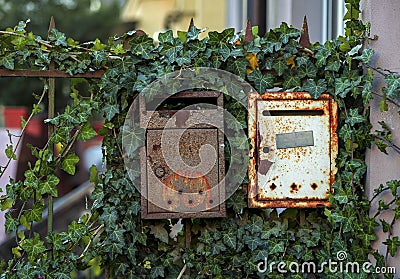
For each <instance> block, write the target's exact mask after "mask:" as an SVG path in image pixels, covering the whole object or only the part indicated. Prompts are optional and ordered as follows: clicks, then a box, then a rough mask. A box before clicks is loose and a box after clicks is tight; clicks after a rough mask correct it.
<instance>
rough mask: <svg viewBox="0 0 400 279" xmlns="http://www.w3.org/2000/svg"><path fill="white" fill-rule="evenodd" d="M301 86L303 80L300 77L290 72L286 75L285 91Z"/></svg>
mask: <svg viewBox="0 0 400 279" xmlns="http://www.w3.org/2000/svg"><path fill="white" fill-rule="evenodd" d="M300 86H301V80H300V77H299V76H298V75H296V74H294V73H293V72H292V71H289V72H288V73H287V74H285V75H284V81H283V88H284V89H291V88H297V87H300Z"/></svg>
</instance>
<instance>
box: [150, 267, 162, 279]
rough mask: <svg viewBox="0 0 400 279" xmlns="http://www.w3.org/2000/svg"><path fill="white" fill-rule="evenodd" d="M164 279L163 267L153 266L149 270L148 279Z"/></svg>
mask: <svg viewBox="0 0 400 279" xmlns="http://www.w3.org/2000/svg"><path fill="white" fill-rule="evenodd" d="M159 277H162V278H164V267H163V266H154V267H152V268H151V270H150V278H151V279H154V278H159Z"/></svg>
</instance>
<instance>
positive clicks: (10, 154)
mask: <svg viewBox="0 0 400 279" xmlns="http://www.w3.org/2000/svg"><path fill="white" fill-rule="evenodd" d="M5 153H6V157H7V158H8V159H13V160H17V155H16V154H15V153H14V147H13V146H12V145H11V144H7V147H6V150H5Z"/></svg>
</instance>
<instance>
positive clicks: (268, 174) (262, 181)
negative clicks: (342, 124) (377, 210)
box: [249, 93, 337, 207]
mask: <svg viewBox="0 0 400 279" xmlns="http://www.w3.org/2000/svg"><path fill="white" fill-rule="evenodd" d="M278 94H279V95H278ZM249 102H252V103H251V104H250V106H249V108H250V110H249V113H250V114H251V116H250V117H249V120H250V122H252V123H249V127H252V128H249V130H250V137H251V140H252V143H253V150H252V153H251V156H252V158H251V163H250V167H249V176H250V191H249V203H250V206H251V207H317V206H324V205H328V195H329V193H330V191H331V184H332V182H333V178H334V172H335V166H334V158H335V157H336V152H337V151H336V150H337V147H335V146H333V145H335V142H336V143H337V138H336V134H335V133H334V130H333V129H336V128H335V127H336V124H333V125H332V121H333V118H335V116H333V115H332V113H333V111H336V109H335V108H336V105H335V104H334V102H333V100H332V99H331V98H329V97H328V96H326V95H324V96H322V98H321V99H319V100H313V99H311V98H310V97H309V95H308V94H306V93H267V94H264V95H258V94H254V95H252V96H250V99H249ZM251 124H253V125H251ZM254 124H255V125H254ZM333 126H334V127H333Z"/></svg>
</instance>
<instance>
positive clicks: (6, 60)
mask: <svg viewBox="0 0 400 279" xmlns="http://www.w3.org/2000/svg"><path fill="white" fill-rule="evenodd" d="M13 56H14V55H13V54H12V53H10V54H7V55H5V56H3V57H2V58H1V59H0V65H3V66H4V67H5V68H6V69H9V70H14V68H15V65H14V57H13Z"/></svg>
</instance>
